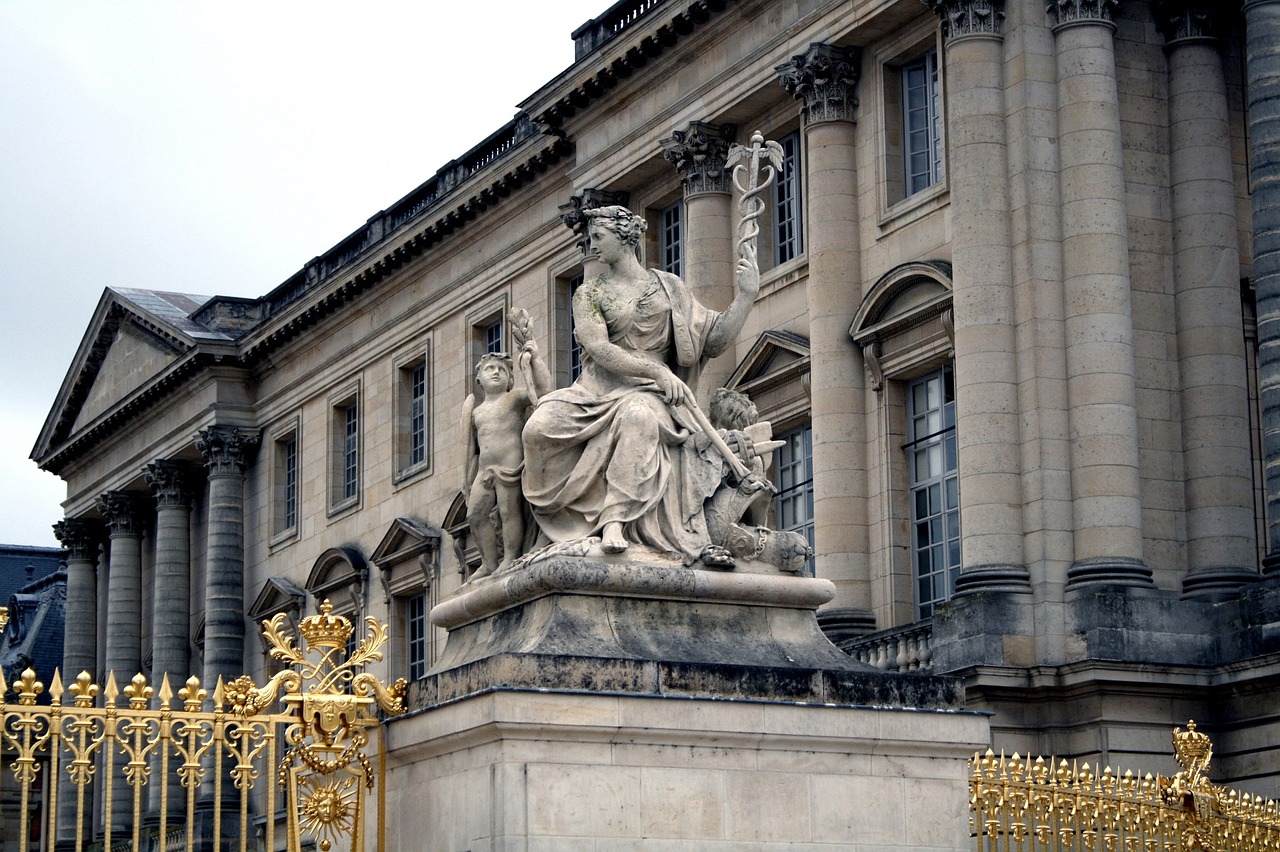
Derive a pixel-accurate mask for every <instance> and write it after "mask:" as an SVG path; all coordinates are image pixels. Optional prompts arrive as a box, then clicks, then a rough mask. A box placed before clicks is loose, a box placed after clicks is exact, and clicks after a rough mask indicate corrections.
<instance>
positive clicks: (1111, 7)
mask: <svg viewBox="0 0 1280 852" xmlns="http://www.w3.org/2000/svg"><path fill="white" fill-rule="evenodd" d="M1045 10H1046V11H1047V12H1049V13H1050V14H1051V15H1054V16H1055V17H1056V18H1057V21H1058V22H1057V25H1056V26H1055V27H1054V29H1055V30H1056V29H1061V28H1062V27H1069V26H1074V25H1076V24H1104V25H1106V26H1109V27H1114V26H1115V14H1116V12H1118V11H1120V0H1051V2H1050V3H1049V4H1048V6H1046V7H1045Z"/></svg>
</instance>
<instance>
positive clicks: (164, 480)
mask: <svg viewBox="0 0 1280 852" xmlns="http://www.w3.org/2000/svg"><path fill="white" fill-rule="evenodd" d="M142 478H143V479H145V480H146V481H147V485H148V486H149V487H150V488H151V493H152V494H154V495H155V498H156V506H157V507H158V508H161V509H169V508H190V506H191V489H190V488H189V487H188V483H187V479H186V466H185V465H183V464H182V463H181V462H176V461H170V460H168V459H159V460H157V461H154V462H152V463H151V464H149V465H147V466H146V467H145V468H143V469H142Z"/></svg>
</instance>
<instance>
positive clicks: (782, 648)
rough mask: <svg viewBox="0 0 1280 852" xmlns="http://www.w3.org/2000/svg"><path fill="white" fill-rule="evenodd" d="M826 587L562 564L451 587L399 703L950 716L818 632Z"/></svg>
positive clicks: (933, 685) (954, 697)
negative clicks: (586, 695)
mask: <svg viewBox="0 0 1280 852" xmlns="http://www.w3.org/2000/svg"><path fill="white" fill-rule="evenodd" d="M834 594H835V588H834V586H833V585H832V584H831V583H830V582H829V581H827V580H819V579H813V578H809V577H793V576H778V575H767V574H740V573H734V572H729V573H720V572H711V571H702V570H695V569H689V568H683V567H679V566H664V565H645V564H637V563H625V562H621V563H617V564H606V563H603V562H596V561H591V560H588V559H583V558H575V557H561V558H557V559H551V560H547V561H544V562H539V563H536V564H534V565H531V566H529V567H528V568H526V569H524V570H522V571H519V572H515V573H511V574H504V575H501V576H499V577H495V578H492V579H486V580H483V581H480V582H477V583H474V584H468V585H467V586H464V587H463V588H462V589H461V590H460V591H459V592H458V594H456V595H455V596H453V597H452V598H450V599H448V600H446V601H444V602H442V603H441V604H440V605H438V606H437V607H435V608H434V609H433V610H432V611H431V620H432V622H433V623H434V624H436V625H438V626H441V627H444V628H446V629H448V630H449V637H448V640H447V643H446V645H445V648H444V651H443V653H442V655H441V657H440V660H439V662H438V663H437V665H436V666H435V667H434V668H433V669H432V671H431V672H430V673H429V675H428V677H427V679H426V680H425V681H422V682H420V683H419V684H418V685H416V687H415V691H414V693H412V694H411V703H412V704H414V705H416V706H430V705H435V704H439V703H441V702H446V701H451V700H456V699H458V698H461V697H464V696H466V695H473V694H476V693H479V692H483V691H485V690H487V689H494V688H533V689H552V690H589V691H593V692H606V693H630V694H643V695H655V696H656V695H662V696H675V695H680V696H702V697H713V698H738V699H743V698H746V699H760V700H769V701H794V702H804V703H836V704H860V705H867V704H872V705H880V706H884V705H892V706H907V707H929V708H958V707H960V706H961V705H962V703H963V688H962V687H961V686H960V684H959V681H957V680H955V679H951V678H945V677H935V676H923V675H890V674H885V673H882V672H879V671H878V670H876V669H874V668H872V667H871V666H868V665H866V664H864V663H861V662H858V661H857V660H854V659H853V658H852V657H850V656H848V655H847V654H845V653H843V652H842V651H841V650H840V649H838V648H837V647H836V646H834V645H832V644H831V642H830V641H829V640H828V639H827V638H826V637H825V636H824V635H823V633H822V631H821V629H820V628H819V626H818V619H817V608H818V606H819V605H821V604H823V603H826V602H827V601H829V600H831V599H832V597H833V596H834Z"/></svg>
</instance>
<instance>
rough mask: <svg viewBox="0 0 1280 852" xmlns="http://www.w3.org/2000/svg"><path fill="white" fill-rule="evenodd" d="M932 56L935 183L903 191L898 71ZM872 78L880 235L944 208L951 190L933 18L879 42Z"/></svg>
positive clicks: (941, 67) (940, 56)
mask: <svg viewBox="0 0 1280 852" xmlns="http://www.w3.org/2000/svg"><path fill="white" fill-rule="evenodd" d="M930 52H932V53H933V54H934V56H935V57H936V69H937V89H938V93H937V113H936V115H937V123H938V130H939V135H938V141H937V145H938V151H939V154H940V157H941V162H940V166H939V170H940V174H939V176H938V180H936V181H935V182H934V183H933V184H932V185H930V186H928V187H924V188H919V189H918V191H916V192H914V193H909V192H907V181H906V175H905V170H906V168H905V162H906V161H905V156H906V155H905V151H906V140H905V139H904V131H905V115H904V110H903V106H904V104H903V80H902V78H903V75H902V69H903V68H904V67H905V66H907V65H909V64H911V63H912V62H915V61H917V60H919V59H920V58H921V57H923V56H924V55H926V54H927V53H930ZM872 69H873V71H872V73H874V74H875V75H876V79H875V80H874V81H868V82H869V83H873V85H870V86H869V87H868V91H869V92H871V93H873V94H874V96H875V97H876V98H878V99H879V108H878V109H876V110H874V112H870V111H869V112H868V115H873V116H874V118H875V120H876V121H878V122H880V127H879V128H878V131H879V132H877V133H876V140H877V145H878V155H877V157H876V170H877V178H878V183H879V186H880V192H879V197H880V211H879V217H878V225H879V227H880V230H881V234H882V235H885V234H888V233H891V232H893V231H895V230H897V229H898V228H901V227H905V226H907V225H909V224H911V223H913V222H915V221H917V220H919V219H920V218H922V217H924V216H927V215H929V214H930V213H933V212H935V211H937V210H938V209H940V208H941V207H943V206H945V204H946V200H947V197H948V196H947V193H948V191H949V182H948V180H949V179H948V175H949V171H950V170H949V169H948V167H947V138H946V135H947V123H946V114H947V68H946V55H945V52H944V50H943V49H942V42H941V35H940V32H939V28H938V26H937V22H936V19H931V18H929V17H922V18H921V21H920V22H919V23H918V24H917V25H915V26H912V27H909V28H906V29H904V30H903V31H902V33H901V34H900V35H899V36H898V37H897V38H895V39H892V40H889V41H886V42H884V43H882V44H881V45H880V46H879V48H878V49H877V50H876V55H875V61H874V63H873V66H872Z"/></svg>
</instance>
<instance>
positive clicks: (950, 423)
mask: <svg viewBox="0 0 1280 852" xmlns="http://www.w3.org/2000/svg"><path fill="white" fill-rule="evenodd" d="M905 449H906V452H907V477H908V487H909V492H910V493H909V499H910V502H911V553H912V562H913V563H914V567H915V580H916V607H917V612H918V614H919V617H920V618H929V617H930V616H932V615H933V610H934V607H936V606H937V605H938V604H940V603H942V602H944V601H947V600H950V599H951V596H952V595H953V594H954V593H955V588H956V578H957V577H958V576H959V574H960V480H959V477H958V475H957V473H956V395H955V380H954V378H953V375H952V372H951V368H950V367H943V368H942V369H941V370H938V371H937V372H935V373H931V374H930V375H928V376H925V377H923V378H921V379H917V380H916V381H913V382H911V383H910V384H909V385H908V386H907V444H906V447H905Z"/></svg>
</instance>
